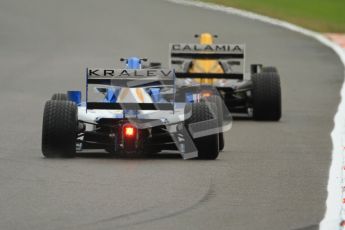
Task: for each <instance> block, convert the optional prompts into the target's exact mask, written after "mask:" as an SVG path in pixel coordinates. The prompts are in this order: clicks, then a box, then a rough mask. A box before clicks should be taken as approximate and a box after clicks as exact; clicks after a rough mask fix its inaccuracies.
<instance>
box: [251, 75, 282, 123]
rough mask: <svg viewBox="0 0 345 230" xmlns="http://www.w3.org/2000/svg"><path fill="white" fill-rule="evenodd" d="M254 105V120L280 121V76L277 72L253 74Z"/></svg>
mask: <svg viewBox="0 0 345 230" xmlns="http://www.w3.org/2000/svg"><path fill="white" fill-rule="evenodd" d="M252 82H253V88H252V92H251V94H252V107H253V118H254V120H261V121H278V120H279V119H280V118H281V89H280V78H279V75H278V74H277V73H275V72H261V73H259V74H254V75H253V76H252Z"/></svg>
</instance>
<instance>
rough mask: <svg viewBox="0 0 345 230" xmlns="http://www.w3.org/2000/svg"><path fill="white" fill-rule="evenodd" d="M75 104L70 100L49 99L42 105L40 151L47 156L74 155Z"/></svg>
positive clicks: (76, 118)
mask: <svg viewBox="0 0 345 230" xmlns="http://www.w3.org/2000/svg"><path fill="white" fill-rule="evenodd" d="M77 112H78V109H77V105H76V104H75V103H74V102H70V101H59V100H50V101H47V102H46V104H45V107H44V114H43V128H42V153H43V156H45V157H47V158H58V157H61V158H68V157H74V156H75V150H76V139H77V127H78V116H77Z"/></svg>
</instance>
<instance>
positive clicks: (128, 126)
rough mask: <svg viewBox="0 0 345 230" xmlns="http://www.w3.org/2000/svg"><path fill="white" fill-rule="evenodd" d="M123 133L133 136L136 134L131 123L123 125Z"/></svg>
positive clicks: (126, 135)
mask: <svg viewBox="0 0 345 230" xmlns="http://www.w3.org/2000/svg"><path fill="white" fill-rule="evenodd" d="M123 134H124V136H125V137H134V136H135V134H136V128H135V127H134V126H133V125H131V124H126V125H124V126H123Z"/></svg>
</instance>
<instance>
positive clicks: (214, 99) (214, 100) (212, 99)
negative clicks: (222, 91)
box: [207, 95, 224, 151]
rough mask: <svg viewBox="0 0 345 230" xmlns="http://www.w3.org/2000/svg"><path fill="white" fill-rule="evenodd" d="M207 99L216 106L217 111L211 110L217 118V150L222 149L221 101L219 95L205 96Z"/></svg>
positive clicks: (222, 117)
mask: <svg viewBox="0 0 345 230" xmlns="http://www.w3.org/2000/svg"><path fill="white" fill-rule="evenodd" d="M207 101H209V102H211V103H214V104H215V105H216V106H217V111H213V112H214V114H215V116H216V117H217V119H218V128H219V150H220V151H222V150H223V149H224V135H223V132H222V130H221V129H222V127H223V119H224V113H223V111H224V110H223V101H222V99H221V97H220V96H219V95H213V96H210V97H208V98H207Z"/></svg>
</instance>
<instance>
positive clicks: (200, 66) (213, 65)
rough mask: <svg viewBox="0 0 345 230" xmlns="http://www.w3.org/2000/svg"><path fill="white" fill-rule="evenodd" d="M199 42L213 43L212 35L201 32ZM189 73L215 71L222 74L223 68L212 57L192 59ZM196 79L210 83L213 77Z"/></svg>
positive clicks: (203, 82)
mask: <svg viewBox="0 0 345 230" xmlns="http://www.w3.org/2000/svg"><path fill="white" fill-rule="evenodd" d="M199 43H200V44H202V45H212V44H213V36H212V34H210V33H202V34H200V36H199ZM189 73H217V74H222V73H224V70H223V68H222V66H221V65H220V64H219V61H218V60H214V59H206V60H205V59H203V60H200V59H195V60H193V61H192V65H191V68H190V69H189ZM195 80H196V81H198V82H200V83H201V84H206V85H212V84H213V79H212V78H203V79H195Z"/></svg>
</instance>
